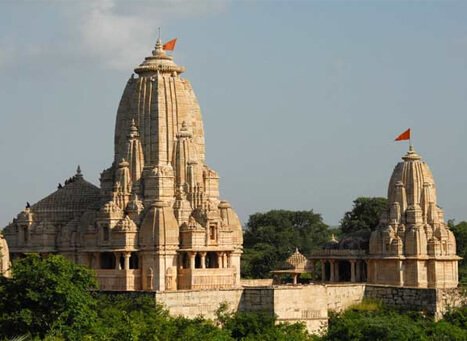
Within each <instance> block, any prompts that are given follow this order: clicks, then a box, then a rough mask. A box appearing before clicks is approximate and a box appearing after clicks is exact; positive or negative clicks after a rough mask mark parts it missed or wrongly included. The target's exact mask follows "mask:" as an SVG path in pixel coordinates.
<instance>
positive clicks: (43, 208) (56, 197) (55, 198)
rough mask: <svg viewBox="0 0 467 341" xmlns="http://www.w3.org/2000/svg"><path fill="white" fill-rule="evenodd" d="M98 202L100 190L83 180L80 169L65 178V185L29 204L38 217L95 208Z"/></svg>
mask: <svg viewBox="0 0 467 341" xmlns="http://www.w3.org/2000/svg"><path fill="white" fill-rule="evenodd" d="M99 202H100V190H99V188H98V187H96V186H94V185H93V184H92V183H90V182H88V181H86V180H84V178H83V175H82V174H81V170H80V169H79V168H78V171H77V173H76V175H75V176H73V177H72V178H71V179H69V180H67V182H66V184H65V186H63V187H62V188H59V189H57V190H56V191H55V192H53V193H52V194H50V195H48V196H47V197H45V198H44V199H42V200H40V201H38V202H37V203H36V204H34V205H32V206H31V211H32V212H33V213H34V214H35V215H36V216H37V217H38V218H39V219H40V217H41V216H42V215H47V214H48V213H51V212H56V213H59V212H63V213H71V212H81V213H82V212H84V211H86V210H87V209H90V208H95V207H97V205H98V204H99Z"/></svg>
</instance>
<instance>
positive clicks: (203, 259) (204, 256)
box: [200, 252, 206, 269]
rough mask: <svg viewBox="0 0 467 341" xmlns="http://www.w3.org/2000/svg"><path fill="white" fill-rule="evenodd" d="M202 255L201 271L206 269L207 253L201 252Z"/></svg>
mask: <svg viewBox="0 0 467 341" xmlns="http://www.w3.org/2000/svg"><path fill="white" fill-rule="evenodd" d="M200 255H201V269H205V268H206V252H200Z"/></svg>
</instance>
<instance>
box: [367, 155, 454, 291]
mask: <svg viewBox="0 0 467 341" xmlns="http://www.w3.org/2000/svg"><path fill="white" fill-rule="evenodd" d="M402 160H403V162H400V163H398V164H397V165H396V167H395V168H394V172H393V174H392V176H391V180H390V182H389V189H388V208H387V211H386V212H385V213H384V214H383V215H382V217H381V220H380V226H379V228H378V229H377V230H376V231H374V232H373V233H372V234H371V237H370V250H369V257H368V283H374V284H387V285H396V286H407V287H418V288H426V287H428V288H455V287H457V284H458V272H457V267H458V261H459V259H460V257H458V256H456V240H455V238H454V234H453V233H452V232H451V231H450V230H449V227H448V226H447V224H446V223H445V222H444V213H443V210H442V209H441V208H440V207H439V206H438V205H437V202H436V185H435V181H434V179H433V175H432V174H431V171H430V169H429V168H428V165H427V164H426V163H425V162H423V161H422V158H421V157H420V156H419V155H418V154H417V153H416V152H415V150H414V149H413V147H412V146H410V149H409V151H408V153H407V154H406V155H405V156H404V157H403V158H402Z"/></svg>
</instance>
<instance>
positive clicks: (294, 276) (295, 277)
mask: <svg viewBox="0 0 467 341" xmlns="http://www.w3.org/2000/svg"><path fill="white" fill-rule="evenodd" d="M297 278H298V274H293V285H297Z"/></svg>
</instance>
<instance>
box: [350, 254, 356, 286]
mask: <svg viewBox="0 0 467 341" xmlns="http://www.w3.org/2000/svg"><path fill="white" fill-rule="evenodd" d="M355 264H356V261H355V259H351V260H350V281H351V282H355Z"/></svg>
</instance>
